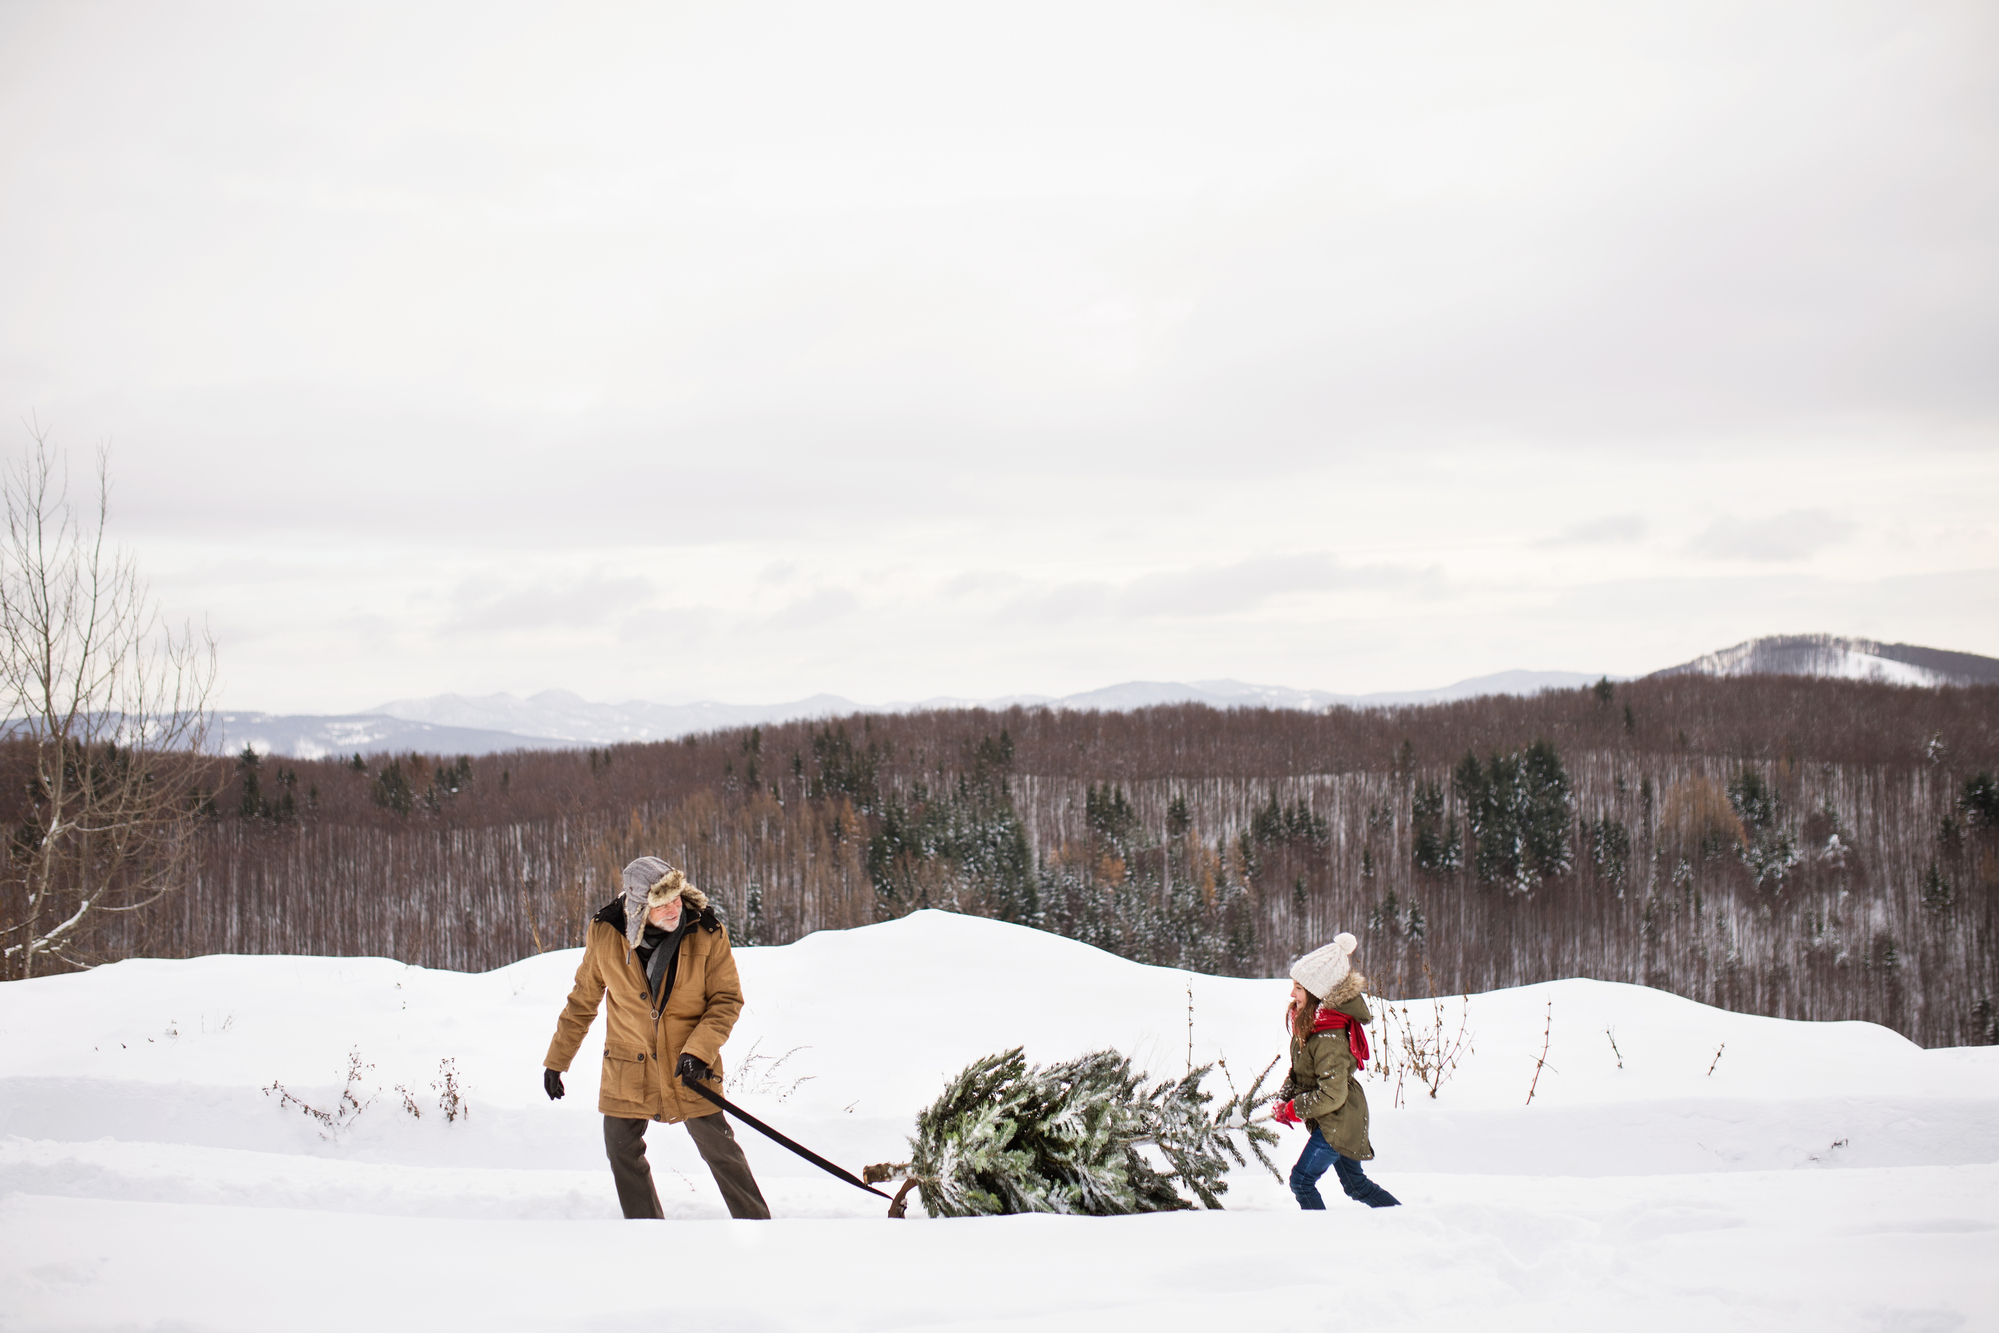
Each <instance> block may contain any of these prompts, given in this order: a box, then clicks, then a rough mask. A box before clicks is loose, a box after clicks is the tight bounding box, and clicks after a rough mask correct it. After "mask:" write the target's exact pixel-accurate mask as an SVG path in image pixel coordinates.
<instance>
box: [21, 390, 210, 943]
mask: <svg viewBox="0 0 1999 1333" xmlns="http://www.w3.org/2000/svg"><path fill="white" fill-rule="evenodd" d="M31 435H32V438H33V443H32V445H31V446H30V447H28V448H27V449H25V450H24V451H23V452H22V454H21V456H20V457H18V458H17V459H15V460H14V461H13V462H12V463H11V464H10V465H8V466H6V467H5V468H4V469H0V495H3V496H4V505H5V510H6V531H5V533H4V537H3V538H0V707H4V708H5V710H6V711H5V718H6V721H5V726H6V739H5V741H4V770H0V771H4V772H5V774H6V778H7V784H8V787H10V788H11V790H9V791H6V792H5V793H4V796H5V798H6V799H7V803H8V805H9V806H11V809H10V810H8V814H9V816H10V822H11V823H13V824H14V828H13V832H12V837H11V840H10V842H9V844H8V846H7V849H6V858H5V864H4V880H0V942H4V944H3V945H0V974H4V975H5V976H7V977H16V978H18V977H27V976H32V975H34V974H35V973H36V972H37V971H38V970H45V969H46V968H47V967H49V966H50V965H51V964H63V965H67V966H72V967H78V966H88V965H89V964H90V963H91V962H92V961H93V959H92V957H91V954H90V951H89V938H90V934H91V931H92V928H93V927H94V926H96V925H98V924H100V923H101V922H103V921H104V920H105V919H106V918H107V917H109V916H111V915H113V914H124V913H131V912H138V911H140V910H142V909H144V908H146V907H148V906H149V905H151V904H153V903H155V902H157V901H159V900H160V899H161V898H162V897H164V896H165V895H167V894H169V893H172V892H174V891H175V890H176V889H178V888H180V887H182V885H183V884H184V882H185V881H186V878H187V875H188V872H189V870H190V869H191V868H192V865H193V860H194V857H193V852H194V847H193V841H194V835H195V832H196V828H197V823H198V821H199V819H200V818H201V816H200V814H199V813H198V811H197V809H196V806H197V804H198V799H199V793H198V786H197V784H199V783H200V782H201V781H202V780H203V778H204V775H205V774H206V771H207V769H208V768H209V767H210V766H212V764H213V762H214V761H213V760H212V759H211V758H209V757H207V756H205V755H204V754H203V753H202V750H203V744H204V742H205V740H206V738H207V734H208V727H209V713H208V701H209V696H210V693H211V691H212V689H213V688H214V683H215V645H214V643H213V641H212V640H210V639H209V638H208V637H207V635H206V634H205V633H196V632H195V631H194V629H193V628H192V626H183V627H182V628H181V629H180V630H179V631H178V632H175V631H174V630H173V629H172V628H171V627H169V626H167V625H166V624H165V623H164V621H163V618H162V616H161V614H160V609H159V604H158V603H157V602H156V601H155V600H154V598H153V596H152V593H151V590H150V588H149V587H148V586H147V584H146V583H145V581H144V580H143V579H142V578H140V576H139V570H138V565H137V563H136V561H135V560H134V559H133V557H132V556H131V554H130V553H129V552H126V551H122V550H119V549H117V548H115V547H113V546H110V545H108V544H107V542H106V540H105V532H104V527H105V520H106V518H107V517H108V515H109V512H110V498H111V485H110V474H109V471H108V467H107V459H106V456H105V454H104V452H103V451H101V450H100V451H99V453H98V456H97V467H96V473H95V483H96V484H95V488H94V489H95V494H94V496H92V497H91V498H90V499H89V501H88V502H86V503H79V502H77V501H76V500H74V499H72V497H71V495H70V491H69V478H68V467H67V462H66V459H65V457H64V456H63V454H62V453H61V452H60V451H57V450H55V449H52V448H51V447H50V445H49V442H48V436H47V433H46V431H44V430H42V429H41V428H39V427H31Z"/></svg>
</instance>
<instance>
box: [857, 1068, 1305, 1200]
mask: <svg viewBox="0 0 1999 1333" xmlns="http://www.w3.org/2000/svg"><path fill="white" fill-rule="evenodd" d="M1271 1064H1272V1066H1274V1065H1275V1064H1276V1062H1275V1061H1272V1062H1271ZM1213 1068H1214V1066H1212V1065H1203V1066H1201V1067H1200V1068H1198V1069H1195V1070H1192V1071H1190V1072H1189V1073H1188V1074H1187V1076H1186V1077H1185V1078H1181V1079H1168V1080H1164V1081H1162V1082H1158V1083H1155V1084H1153V1085H1152V1086H1150V1087H1146V1086H1144V1083H1145V1076H1144V1075H1143V1074H1141V1073H1139V1072H1138V1071H1135V1070H1134V1069H1133V1068H1132V1067H1131V1061H1130V1060H1129V1059H1127V1058H1126V1057H1125V1056H1123V1055H1120V1054H1118V1053H1117V1052H1116V1051H1096V1052H1093V1053H1091V1054H1089V1055H1084V1056H1080V1057H1078V1058H1076V1059H1074V1060H1066V1061H1062V1062H1060V1063H1058V1064H1052V1065H1048V1066H1046V1067H1042V1066H1034V1067H1031V1068H1030V1067H1029V1065H1028V1063H1027V1059H1026V1057H1025V1055H1024V1054H1023V1053H1022V1050H1021V1048H1020V1047H1017V1046H1016V1047H1015V1048H1014V1049H1012V1050H1010V1051H1007V1052H1005V1053H1003V1054H1000V1055H989V1056H986V1057H985V1058H984V1059H982V1060H977V1061H974V1062H973V1063H972V1064H970V1065H968V1066H966V1068H965V1070H964V1072H962V1073H960V1074H959V1075H958V1076H957V1077H956V1078H954V1079H953V1080H951V1082H950V1084H949V1085H948V1086H947V1087H946V1088H945V1089H944V1094H943V1095H942V1096H941V1097H939V1098H938V1099H937V1100H936V1102H934V1103H933V1104H931V1105H930V1106H929V1107H928V1108H926V1109H925V1110H924V1111H923V1112H922V1113H921V1114H919V1115H918V1116H917V1118H916V1136H915V1137H914V1138H912V1139H911V1140H910V1152H911V1155H910V1160H909V1162H908V1163H906V1164H903V1165H899V1166H889V1165H883V1166H878V1167H870V1168H868V1172H867V1174H868V1176H869V1177H870V1178H871V1179H876V1180H883V1179H888V1178H890V1177H891V1176H893V1175H907V1176H908V1177H909V1178H910V1179H912V1180H913V1181H915V1183H916V1186H917V1189H918V1190H919V1191H920V1193H921V1196H922V1199H923V1207H924V1211H926V1212H927V1213H929V1214H930V1216H932V1217H981V1216H990V1215H993V1214H997V1213H1079V1214H1083V1215H1087V1216H1092V1217H1108V1216H1114V1215H1117V1214H1121V1213H1153V1212H1165V1211H1169V1210H1173V1209H1182V1208H1192V1207H1194V1203H1193V1202H1192V1201H1190V1200H1189V1199H1187V1198H1186V1197H1185V1196H1183V1194H1182V1193H1181V1191H1182V1190H1186V1191H1188V1192H1189V1193H1191V1194H1192V1195H1193V1196H1194V1197H1195V1198H1196V1199H1198V1200H1199V1201H1200V1202H1201V1203H1202V1204H1203V1205H1205V1206H1207V1207H1209V1208H1220V1207H1221V1206H1222V1205H1221V1195H1222V1194H1223V1193H1224V1192H1226V1191H1227V1189H1228V1182H1227V1180H1226V1179H1224V1176H1225V1175H1226V1173H1227V1172H1228V1170H1229V1167H1230V1164H1231V1163H1233V1164H1235V1165H1237V1166H1242V1165H1246V1164H1247V1158H1245V1157H1244V1155H1243V1151H1242V1149H1243V1147H1244V1146H1246V1147H1247V1148H1248V1149H1249V1151H1250V1152H1251V1153H1253V1154H1254V1155H1255V1156H1256V1158H1257V1160H1259V1161H1260V1162H1262V1163H1263V1165H1264V1166H1265V1167H1266V1168H1268V1169H1270V1171H1271V1172H1272V1174H1276V1168H1275V1167H1274V1166H1273V1165H1272V1164H1271V1161H1270V1158H1269V1157H1268V1156H1267V1155H1266V1154H1265V1153H1264V1151H1263V1148H1264V1145H1265V1144H1270V1143H1275V1142H1276V1141H1277V1135H1276V1134H1275V1133H1274V1132H1273V1131H1272V1130H1270V1129H1269V1128H1268V1126H1267V1123H1266V1120H1265V1118H1262V1117H1259V1118H1258V1119H1256V1120H1254V1121H1252V1120H1251V1118H1250V1112H1251V1110H1252V1109H1253V1108H1254V1107H1255V1105H1256V1103H1257V1101H1258V1095H1259V1092H1260V1090H1261V1088H1262V1085H1263V1080H1264V1078H1265V1077H1267V1076H1268V1075H1269V1073H1270V1069H1269V1068H1268V1067H1266V1068H1265V1070H1264V1071H1263V1073H1262V1074H1259V1075H1258V1076H1257V1078H1256V1081H1255V1082H1254V1083H1252V1084H1251V1085H1250V1088H1249V1090H1248V1091H1247V1092H1245V1093H1240V1094H1236V1095H1232V1096H1230V1097H1228V1098H1226V1099H1223V1100H1222V1101H1220V1102H1219V1104H1213V1105H1211V1103H1214V1100H1215V1099H1214V1098H1213V1097H1211V1096H1210V1095H1209V1094H1208V1093H1207V1092H1205V1091H1203V1090H1202V1088H1201V1083H1202V1081H1203V1080H1204V1079H1205V1078H1206V1077H1207V1075H1208V1074H1209V1073H1210V1072H1211V1071H1212V1070H1213ZM1223 1072H1224V1076H1225V1077H1226V1073H1227V1071H1226V1069H1224V1071H1223ZM1233 1091H1234V1089H1233V1084H1232V1083H1231V1092H1233ZM1238 1140H1240V1141H1241V1142H1240V1144H1239V1143H1238Z"/></svg>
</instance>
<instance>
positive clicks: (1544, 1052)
mask: <svg viewBox="0 0 1999 1333" xmlns="http://www.w3.org/2000/svg"><path fill="white" fill-rule="evenodd" d="M1554 1033H1555V1002H1554V1001H1553V1000H1550V1001H1548V1025H1547V1026H1546V1027H1544V1028H1542V1029H1541V1054H1540V1055H1539V1056H1537V1057H1536V1058H1535V1060H1534V1081H1533V1082H1532V1083H1529V1084H1528V1085H1527V1105H1529V1106H1532V1105H1533V1104H1534V1089H1536V1088H1538V1087H1540V1086H1541V1071H1542V1070H1543V1069H1545V1068H1547V1067H1548V1039H1549V1038H1550V1037H1552V1036H1553V1035H1554ZM1616 1044H1617V1043H1615V1042H1612V1043H1611V1045H1612V1046H1613V1047H1615V1046H1616Z"/></svg>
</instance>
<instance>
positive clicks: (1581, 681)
mask: <svg viewBox="0 0 1999 1333" xmlns="http://www.w3.org/2000/svg"><path fill="white" fill-rule="evenodd" d="M1653 674H1655V675H1661V676H1670V675H1686V674H1697V675H1708V676H1744V675H1803V676H1828V677H1838V678H1843V679H1849V680H1880V681H1887V682H1890V683H1892V684H1897V685H1956V684H1974V683H1984V682H1995V681H1999V659H1995V658H1990V657H1979V656H1977V655H1975V654H1972V653H1954V652H1945V651H1943V650H1941V649H1936V648H1918V647H1914V646H1912V645H1909V644H1882V643H1876V642H1874V641H1872V640H1870V639H1848V638H1838V637H1835V636H1832V635H1826V634H1809V635H1783V636H1777V637H1771V638H1762V639H1751V640H1750V641H1749V642H1747V643H1740V644H1737V645H1736V646H1735V647H1733V648H1724V649H1722V650H1721V651H1720V652H1715V653H1709V654H1707V655H1706V656H1704V657H1698V658H1695V659H1694V660H1693V661H1691V662H1684V663H1682V664H1680V665H1679V666H1674V667H1667V668H1666V669H1665V670H1663V671H1659V672H1655V673H1653ZM1596 679H1598V676H1597V675H1595V674H1592V673H1589V672H1579V671H1501V672H1498V673H1496V674H1494V675H1490V676H1475V677H1473V678H1471V679H1470V680H1461V681H1458V682H1457V683H1456V684H1453V685H1446V686H1443V687H1442V688H1440V689H1433V690H1398V691H1387V692H1383V693H1377V694H1332V693H1329V692H1327V691H1324V690H1296V689H1290V688H1287V687H1284V686H1281V685H1249V684H1245V683H1243V682H1242V681H1239V680H1197V681H1193V682H1191V683H1189V682H1178V681H1146V680H1134V681H1126V682H1125V683H1124V684H1122V685H1109V686H1105V687H1104V688H1102V689H1097V690H1087V691H1084V692H1083V693H1080V694H1069V695H1063V696H1060V697H1055V696H1050V695H1038V694H1017V695H1006V696H1003V697H1000V698H994V699H963V698H953V697H941V696H940V697H937V698H931V699H923V700H918V701H913V702H911V701H904V702H891V703H885V704H863V703H856V702H855V701H853V700H851V699H846V698H842V697H840V696H839V695H835V694H815V695H812V696H811V697H810V698H806V699H794V700H792V701H790V702H788V703H778V704H724V703H713V702H698V703H683V704H656V703H648V702H645V701H643V700H633V701H631V702H628V703H621V704H606V703H591V702H590V701H589V700H587V699H584V698H582V697H581V696H579V695H575V694H571V693H570V692H569V691H567V690H544V691H542V692H541V693H540V694H536V695H532V696H530V697H529V698H526V699H522V698H519V697H518V696H515V695H512V694H487V695H480V696H477V697H472V698H468V697H466V696H464V695H459V694H439V695H433V696H431V697H430V698H427V699H396V700H392V701H391V702H389V703H385V704H383V705H381V706H380V707H378V708H375V709H372V710H370V711H368V712H366V713H348V714H298V713H289V714H274V713H245V712H226V713H220V714H218V715H217V720H218V722H220V724H221V726H220V731H221V738H220V739H221V748H223V749H225V750H238V749H241V748H242V747H243V746H245V745H248V746H251V747H253V748H255V749H256V750H258V751H260V752H263V753H275V754H283V755H290V756H293V757H295V758H300V759H323V758H326V757H329V756H334V755H345V754H375V753H380V752H383V751H408V750H416V751H421V752H423V753H426V754H492V753H496V752H500V751H506V750H553V749H565V748H570V747H574V746H579V745H612V744H617V743H619V742H628V741H656V740H672V739H676V738H678V737H681V736H687V735H693V734H696V733H700V732H707V731H717V730H721V729H725V728H729V727H747V726H752V725H765V724H770V723H777V722H789V721H795V720H798V719H801V718H822V717H843V716H847V715H850V714H853V713H901V712H910V711H914V710H917V709H930V708H974V707H976V708H1010V707H1012V706H1014V705H1016V704H1019V705H1023V706H1028V707H1033V706H1046V707H1049V708H1063V709H1088V708H1096V709H1102V710H1105V711H1111V712H1115V711H1123V710H1126V709H1133V708H1145V707H1150V706H1152V705H1155V704H1175V703H1204V704H1210V705H1212V706H1214V707H1217V708H1297V709H1305V710H1316V709H1321V708H1327V707H1331V706H1334V705H1344V706H1346V707H1353V708H1369V707H1381V706H1385V705H1391V704H1425V703H1444V702H1448V701H1451V700H1455V699H1472V698H1477V697H1479V696H1481V695H1488V694H1538V693H1540V692H1541V691H1542V690H1551V689H1575V688H1577V687H1579V686H1582V685H1587V684H1589V683H1590V682H1592V681H1594V680H1596ZM1614 679H1623V678H1622V677H1616V678H1614Z"/></svg>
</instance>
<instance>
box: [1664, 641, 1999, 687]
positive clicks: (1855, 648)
mask: <svg viewBox="0 0 1999 1333" xmlns="http://www.w3.org/2000/svg"><path fill="white" fill-rule="evenodd" d="M1654 674H1656V675H1661V676H1690V675H1692V676H1822V677H1830V678H1833V679H1838V680H1878V681H1885V682H1887V683H1888V684H1891V685H1980V684H1991V683H1994V682H1999V658H1991V657H1980V656H1979V655H1978V654H1976V653H1953V652H1946V651H1945V650H1943V649H1941V648H1919V647H1917V646H1916V645H1914V644H1909V643H1877V642H1876V641H1874V640H1873V639H1850V638H1844V637H1842V636H1840V635H1837V634H1774V635H1770V636H1767V637H1765V638H1761V639H1751V640H1749V641H1748V642H1747V643H1738V644H1736V645H1735V646H1734V647H1733V648H1723V649H1722V650H1721V651H1720V652H1714V653H1707V654H1705V655H1703V656H1700V657H1696V658H1695V659H1694V660H1693V661H1691V662H1683V663H1681V664H1680V665H1679V666H1673V667H1667V668H1666V669H1665V670H1663V671H1659V672H1655V673H1654Z"/></svg>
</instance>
